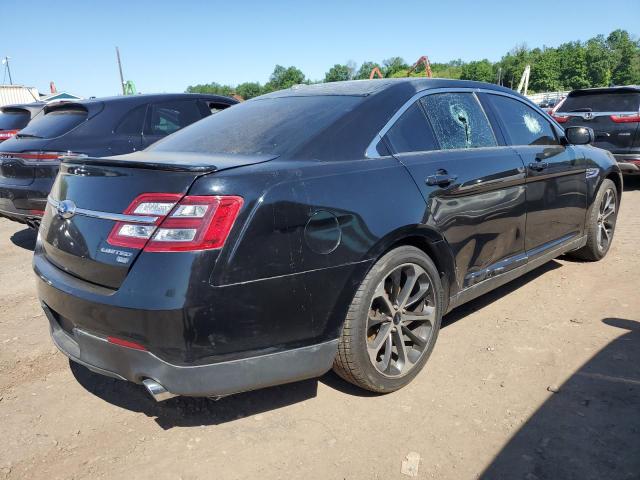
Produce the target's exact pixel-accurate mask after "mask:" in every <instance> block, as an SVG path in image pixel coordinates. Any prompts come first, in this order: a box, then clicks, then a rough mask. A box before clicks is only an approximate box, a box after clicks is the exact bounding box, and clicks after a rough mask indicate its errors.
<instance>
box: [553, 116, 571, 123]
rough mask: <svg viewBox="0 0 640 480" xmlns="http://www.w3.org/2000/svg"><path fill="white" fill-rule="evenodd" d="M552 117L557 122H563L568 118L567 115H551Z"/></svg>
mask: <svg viewBox="0 0 640 480" xmlns="http://www.w3.org/2000/svg"><path fill="white" fill-rule="evenodd" d="M551 116H552V117H553V119H554V120H555V121H556V122H558V123H565V122H566V121H567V120H569V115H551Z"/></svg>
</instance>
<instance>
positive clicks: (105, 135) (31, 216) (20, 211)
mask: <svg viewBox="0 0 640 480" xmlns="http://www.w3.org/2000/svg"><path fill="white" fill-rule="evenodd" d="M235 103H237V101H236V100H234V99H232V98H228V97H220V96H217V95H194V94H157V95H135V96H125V97H112V98H98V99H92V100H83V101H78V102H64V103H55V104H50V105H47V106H46V107H44V112H43V113H44V115H42V114H41V115H39V116H37V117H36V118H34V119H33V120H32V121H31V122H30V123H29V124H28V125H27V127H26V128H24V129H22V130H21V131H19V132H17V133H16V135H15V136H13V138H11V139H10V140H7V141H6V142H3V143H1V144H0V216H1V217H6V218H9V219H11V220H15V221H17V222H21V223H26V224H28V225H30V226H36V227H37V225H38V223H39V221H40V217H42V214H43V213H44V207H45V205H46V203H47V195H48V194H49V191H50V190H51V186H52V185H53V181H54V179H55V177H56V174H57V173H58V165H59V164H60V159H61V158H62V157H63V156H90V157H103V156H108V155H120V154H124V153H131V152H134V151H137V150H142V149H144V148H146V147H148V146H149V145H151V144H152V143H154V142H156V141H158V140H160V139H161V138H164V137H166V136H167V135H169V134H171V133H173V132H176V131H178V130H180V129H181V128H183V127H186V126H187V125H190V124H192V123H193V122H196V121H198V120H200V119H202V118H204V117H207V116H209V115H211V113H212V112H217V111H219V110H222V109H224V108H227V107H228V106H230V105H233V104H235Z"/></svg>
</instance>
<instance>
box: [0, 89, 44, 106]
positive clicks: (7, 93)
mask: <svg viewBox="0 0 640 480" xmlns="http://www.w3.org/2000/svg"><path fill="white" fill-rule="evenodd" d="M39 101H40V94H39V93H38V89H37V88H34V87H25V86H22V85H0V107H2V106H4V105H11V104H14V103H31V102H39Z"/></svg>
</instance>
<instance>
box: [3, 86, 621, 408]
mask: <svg viewBox="0 0 640 480" xmlns="http://www.w3.org/2000/svg"><path fill="white" fill-rule="evenodd" d="M588 95H590V94H585V95H582V94H580V95H578V94H576V95H575V97H580V98H579V99H575V98H573V97H572V96H570V97H569V98H568V99H567V102H568V105H569V107H567V108H570V109H571V110H570V111H567V112H566V113H562V115H566V116H567V117H568V118H567V120H566V121H564V124H565V125H567V126H566V128H564V129H563V128H562V127H561V126H560V125H559V124H558V123H557V122H556V121H554V120H553V119H552V118H551V117H550V116H549V115H547V113H545V112H544V111H543V110H541V109H540V108H538V107H537V106H536V105H534V104H533V103H531V102H530V101H529V100H527V99H526V98H525V97H522V96H520V95H518V94H516V93H514V92H513V91H511V90H508V89H505V88H502V87H498V86H495V85H490V84H484V83H478V82H467V81H454V80H442V79H423V78H407V79H394V80H388V79H387V80H369V81H351V82H336V83H331V84H323V85H306V86H297V87H293V88H290V89H287V90H282V91H279V92H274V93H271V94H268V95H263V96H261V97H257V98H255V99H252V100H250V101H247V102H244V103H241V104H239V105H235V106H233V108H228V107H230V106H232V105H234V104H235V103H237V102H236V101H235V100H233V99H229V98H225V97H217V96H207V95H171V96H168V95H147V96H135V97H118V98H108V99H95V100H88V101H82V102H68V103H65V104H61V105H55V106H54V105H51V106H46V107H44V109H43V112H42V114H41V115H40V116H37V117H36V118H35V119H34V120H33V121H32V122H31V123H29V124H28V125H27V126H26V127H24V128H22V130H20V131H19V132H18V133H17V134H16V135H15V137H14V138H13V139H11V140H8V141H6V142H5V143H4V144H3V145H2V147H1V150H2V152H3V153H1V154H0V157H1V158H0V161H1V163H0V168H1V170H0V191H1V192H2V194H1V195H0V210H1V211H2V214H3V215H5V216H7V217H9V218H12V219H15V220H18V221H22V222H25V223H28V224H31V225H33V226H37V224H38V223H39V222H40V218H41V225H40V226H39V235H38V240H37V242H36V247H35V252H34V260H33V268H34V270H35V273H36V276H37V289H38V296H39V299H40V302H41V304H42V308H43V309H44V311H45V313H46V316H47V318H48V321H49V325H50V328H51V335H52V338H53V341H54V343H55V344H56V346H57V347H58V348H59V349H60V350H61V351H62V352H63V353H64V354H65V355H67V356H68V357H69V358H70V359H72V360H73V361H75V362H77V363H80V364H82V365H85V366H86V367H88V368H89V369H91V370H93V371H94V372H97V373H100V374H103V375H108V376H111V377H115V378H118V379H121V380H128V381H132V382H135V383H140V384H143V385H144V386H145V387H146V388H147V390H148V391H149V393H150V394H151V395H152V396H153V397H154V398H155V399H156V400H164V399H166V398H170V397H172V396H175V395H191V396H213V397H219V396H224V395H228V394H233V393H237V392H242V391H246V390H251V389H256V388H262V387H267V386H271V385H277V384H281V383H286V382H292V381H297V380H301V379H305V378H312V377H315V376H319V375H322V374H323V373H325V372H326V371H327V370H329V369H330V368H333V369H334V370H335V371H336V372H337V373H338V374H339V375H340V376H342V377H343V378H344V379H345V380H347V381H349V382H351V383H353V384H355V385H358V386H359V387H362V388H364V389H367V390H371V391H374V392H381V393H385V392H391V391H394V390H397V389H398V388H401V387H403V386H405V385H407V384H408V383H409V382H410V381H411V380H412V379H413V378H414V377H415V376H416V375H417V374H418V373H419V372H420V371H421V369H422V368H423V367H424V366H425V364H426V362H427V359H428V358H429V355H430V354H431V352H432V350H433V348H434V346H435V342H436V339H437V336H438V331H439V328H440V323H441V319H442V316H443V315H444V314H445V313H446V312H448V311H450V310H452V309H454V308H456V307H457V306H459V305H462V304H464V303H465V302H468V301H469V300H471V299H473V298H475V297H477V296H479V295H482V294H484V293H486V292H488V291H490V290H492V289H495V288H497V287H498V286H500V285H503V284H504V283H506V282H509V281H511V280H513V279H515V278H517V277H519V276H521V275H523V274H524V273H526V272H528V271H530V270H532V269H534V268H536V267H538V266H540V265H542V264H544V263H545V262H547V261H549V260H551V259H553V258H555V257H557V256H559V255H562V254H565V253H568V254H570V255H573V256H576V257H579V258H581V259H584V260H589V261H595V260H599V259H601V258H603V257H604V256H605V255H606V254H607V252H608V251H609V249H610V247H611V242H612V240H613V235H614V231H615V226H616V218H617V212H618V207H619V204H620V199H621V195H622V176H621V173H620V168H619V167H618V165H617V163H616V161H615V159H614V157H613V156H612V154H611V153H609V152H607V151H605V150H602V149H599V148H594V147H593V146H590V145H588V144H590V143H593V141H594V140H595V139H596V136H597V134H596V133H595V132H594V130H593V129H591V128H590V127H588V126H584V125H583V124H582V123H581V122H579V121H577V120H576V118H577V117H580V118H583V117H582V115H581V114H582V113H586V112H587V111H586V110H581V109H583V108H586V107H580V106H576V105H577V104H575V102H578V101H583V100H584V98H583V97H587V96H588ZM589 98H590V99H591V98H592V97H589ZM594 98H595V97H594ZM625 98H626V97H625ZM630 106H632V104H629V105H627V104H625V107H624V108H626V109H628V108H630ZM589 108H591V109H592V110H589V112H592V111H594V109H595V108H596V106H592V107H589ZM220 110H222V111H220ZM212 112H219V113H216V114H215V115H211V113H212ZM625 112H626V113H624V115H627V114H628V112H629V110H625ZM612 115H613V114H612ZM558 118H562V117H558ZM624 118H628V117H627V116H625V117H624ZM560 121H563V120H560ZM614 122H615V121H614ZM622 123H625V122H622ZM626 123H632V122H631V121H629V122H626ZM594 125H595V124H594ZM597 125H599V124H597ZM161 139H162V140H161ZM158 140H161V141H158Z"/></svg>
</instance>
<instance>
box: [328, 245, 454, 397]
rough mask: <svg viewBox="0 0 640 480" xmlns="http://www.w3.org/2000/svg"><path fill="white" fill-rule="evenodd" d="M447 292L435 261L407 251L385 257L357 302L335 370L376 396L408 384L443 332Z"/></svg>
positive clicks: (362, 287) (349, 315)
mask: <svg viewBox="0 0 640 480" xmlns="http://www.w3.org/2000/svg"><path fill="white" fill-rule="evenodd" d="M442 305H443V289H442V283H441V281H440V277H439V275H438V270H437V268H436V266H435V265H434V263H433V261H432V260H431V259H430V258H429V257H428V256H427V255H426V254H425V253H424V252H422V251H421V250H419V249H417V248H415V247H410V246H403V247H399V248H396V249H394V250H392V251H390V252H389V253H387V254H386V255H385V256H383V257H382V258H381V259H380V260H378V262H376V264H375V265H374V266H373V268H372V269H371V271H370V272H369V273H368V274H367V276H366V277H365V279H364V280H363V282H362V284H361V285H360V288H359V289H358V291H357V292H356V294H355V296H354V299H353V301H352V303H351V306H350V308H349V311H348V313H347V317H346V319H345V323H344V327H343V331H342V335H341V337H340V341H339V346H338V355H337V357H336V360H335V362H334V370H335V372H336V373H337V374H338V375H340V376H341V377H342V378H344V379H345V380H347V381H348V382H351V383H353V384H355V385H357V386H359V387H362V388H364V389H367V390H370V391H373V392H380V393H386V392H392V391H394V390H397V389H399V388H402V387H404V386H405V385H407V384H408V383H409V382H411V380H413V378H414V377H415V376H416V375H417V374H418V373H419V372H420V370H422V368H423V367H424V365H425V363H426V361H427V359H428V358H429V355H430V354H431V351H432V350H433V347H434V345H435V342H436V339H437V338H438V331H439V330H440V321H441V318H442V313H443V312H442Z"/></svg>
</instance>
